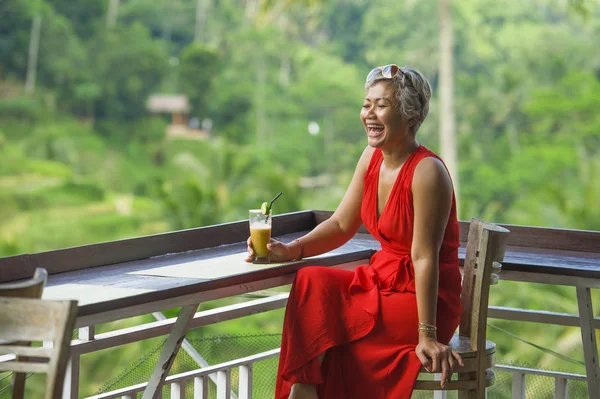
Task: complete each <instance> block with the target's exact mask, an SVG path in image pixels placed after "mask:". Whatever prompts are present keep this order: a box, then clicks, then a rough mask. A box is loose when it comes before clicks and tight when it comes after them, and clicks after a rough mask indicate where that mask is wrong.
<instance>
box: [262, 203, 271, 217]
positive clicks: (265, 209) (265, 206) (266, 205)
mask: <svg viewBox="0 0 600 399" xmlns="http://www.w3.org/2000/svg"><path fill="white" fill-rule="evenodd" d="M260 211H261V212H262V213H263V215H268V214H269V203H268V202H263V203H262V205H261V206H260Z"/></svg>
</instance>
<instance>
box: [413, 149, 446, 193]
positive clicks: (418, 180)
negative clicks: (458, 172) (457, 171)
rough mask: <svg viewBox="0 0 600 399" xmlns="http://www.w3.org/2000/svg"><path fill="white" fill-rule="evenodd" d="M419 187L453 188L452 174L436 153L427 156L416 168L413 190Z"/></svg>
mask: <svg viewBox="0 0 600 399" xmlns="http://www.w3.org/2000/svg"><path fill="white" fill-rule="evenodd" d="M415 184H416V185H418V186H425V187H427V186H430V187H437V188H438V189H439V188H441V187H447V186H450V187H451V186H452V180H451V178H450V173H449V172H448V169H446V165H444V162H443V161H442V160H441V158H440V157H438V156H436V155H435V154H434V153H431V154H428V155H425V156H424V157H423V158H422V159H420V160H419V162H418V163H417V165H416V166H415V171H414V174H413V189H414V187H415Z"/></svg>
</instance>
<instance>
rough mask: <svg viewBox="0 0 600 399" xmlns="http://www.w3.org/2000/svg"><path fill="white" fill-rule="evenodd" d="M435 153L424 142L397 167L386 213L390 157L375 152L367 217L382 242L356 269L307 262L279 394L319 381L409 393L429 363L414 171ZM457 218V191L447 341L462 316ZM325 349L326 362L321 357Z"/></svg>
mask: <svg viewBox="0 0 600 399" xmlns="http://www.w3.org/2000/svg"><path fill="white" fill-rule="evenodd" d="M430 156H431V157H436V155H435V154H433V153H432V152H430V151H429V150H427V149H426V148H425V147H423V146H421V147H419V148H418V149H417V150H415V151H414V152H413V153H412V154H411V156H410V157H409V158H408V160H407V161H406V162H405V164H404V165H403V167H402V169H401V170H400V172H399V173H398V177H397V178H396V182H395V184H394V187H393V189H392V191H391V193H390V198H389V199H388V203H387V204H386V206H385V209H384V212H383V213H382V214H381V216H380V217H379V218H378V217H377V186H378V180H379V170H380V168H381V162H382V161H383V156H382V154H381V151H380V150H376V151H375V152H374V154H373V157H372V158H371V162H370V164H369V168H368V170H367V172H366V174H365V177H364V192H363V203H362V208H361V217H362V220H363V223H364V224H365V226H366V227H367V229H368V230H369V232H370V233H371V234H372V235H373V236H374V237H375V238H376V239H377V240H378V241H379V242H380V243H381V247H382V249H381V250H380V251H378V252H377V253H376V254H374V255H373V257H372V258H371V260H370V262H369V264H368V265H362V266H358V267H356V268H355V269H354V271H346V270H339V269H334V268H326V267H306V268H303V269H301V270H300V271H299V272H298V273H297V275H296V279H295V282H294V285H293V286H292V290H291V292H290V297H289V300H288V304H287V309H286V315H285V319H284V324H283V333H282V343H281V355H280V359H279V369H278V378H277V385H276V393H275V397H276V399H287V398H288V395H289V392H290V388H291V385H292V384H294V383H296V382H301V383H306V384H315V385H317V392H318V395H319V398H321V399H325V398H326V399H364V398H369V399H390V398H393V399H404V398H405V399H408V398H410V396H411V394H412V390H413V386H414V383H415V380H416V378H417V375H418V373H419V369H420V367H421V363H420V361H419V359H418V358H417V356H416V354H415V352H414V349H415V347H416V345H417V343H418V332H417V326H418V315H417V306H416V295H415V279H414V268H413V264H412V260H411V256H410V250H411V245H412V231H413V204H412V191H411V186H412V177H413V173H414V169H415V167H416V166H417V164H418V163H419V162H420V161H421V160H422V159H423V158H426V157H430ZM459 244H460V243H459V230H458V220H457V219H456V205H455V201H454V199H453V202H452V209H451V213H450V218H449V220H448V226H447V228H446V231H445V234H444V240H443V243H442V248H441V250H440V265H439V268H440V269H439V276H440V277H439V292H438V306H437V327H438V339H439V340H440V341H441V342H446V343H447V342H448V341H449V340H450V338H451V337H452V334H453V333H454V331H455V329H456V327H457V326H458V323H459V321H460V313H461V305H460V291H461V276H460V272H459V269H458V247H459ZM323 353H325V358H324V360H323V363H322V364H319V360H318V356H319V355H320V354H323Z"/></svg>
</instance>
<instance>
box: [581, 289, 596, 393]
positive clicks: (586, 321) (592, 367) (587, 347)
mask: <svg viewBox="0 0 600 399" xmlns="http://www.w3.org/2000/svg"><path fill="white" fill-rule="evenodd" d="M577 305H578V306H579V322H580V323H581V340H582V341H583V357H584V359H585V374H586V377H587V378H586V380H587V385H588V393H589V394H590V395H592V394H593V393H598V392H600V368H599V366H598V344H597V343H596V330H595V329H594V311H593V309H592V296H591V293H590V288H589V287H577Z"/></svg>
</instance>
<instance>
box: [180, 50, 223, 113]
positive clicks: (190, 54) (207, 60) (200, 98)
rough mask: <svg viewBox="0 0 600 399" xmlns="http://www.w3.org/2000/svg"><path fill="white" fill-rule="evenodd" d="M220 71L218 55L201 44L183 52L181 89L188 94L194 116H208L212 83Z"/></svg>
mask: <svg viewBox="0 0 600 399" xmlns="http://www.w3.org/2000/svg"><path fill="white" fill-rule="evenodd" d="M218 69H219V56H218V54H217V53H216V52H215V51H214V50H212V49H210V48H207V47H205V46H203V45H201V44H195V43H194V44H191V45H189V46H187V47H186V48H184V49H183V51H182V52H181V65H180V72H179V75H180V77H181V78H180V87H181V91H182V92H183V93H185V94H187V96H188V98H189V99H190V103H191V106H192V112H191V113H192V115H196V116H198V117H204V116H207V113H208V110H207V105H208V102H209V100H210V96H211V83H212V81H213V78H214V76H215V75H217V72H218Z"/></svg>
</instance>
